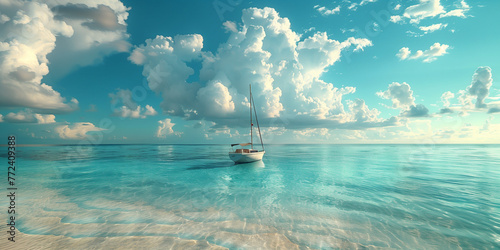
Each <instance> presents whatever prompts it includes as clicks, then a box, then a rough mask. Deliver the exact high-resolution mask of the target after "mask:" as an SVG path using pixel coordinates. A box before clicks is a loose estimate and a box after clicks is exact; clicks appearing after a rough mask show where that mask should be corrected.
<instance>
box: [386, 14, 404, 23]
mask: <svg viewBox="0 0 500 250" xmlns="http://www.w3.org/2000/svg"><path fill="white" fill-rule="evenodd" d="M389 21H390V22H393V23H399V22H402V21H403V18H402V17H401V16H391V18H390V19H389Z"/></svg>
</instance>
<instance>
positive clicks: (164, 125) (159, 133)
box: [156, 118, 182, 138]
mask: <svg viewBox="0 0 500 250" xmlns="http://www.w3.org/2000/svg"><path fill="white" fill-rule="evenodd" d="M158 123H159V124H160V125H159V126H158V129H157V130H156V137H158V138H166V137H167V135H172V134H174V135H177V136H180V135H181V134H182V133H180V132H175V131H174V129H173V127H174V126H175V123H172V120H171V119H169V118H167V119H165V120H159V121H158Z"/></svg>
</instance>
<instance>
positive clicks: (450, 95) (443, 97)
mask: <svg viewBox="0 0 500 250" xmlns="http://www.w3.org/2000/svg"><path fill="white" fill-rule="evenodd" d="M454 97H455V94H453V93H451V92H450V91H446V92H444V93H443V94H442V95H441V101H442V102H443V107H449V106H450V99H451V98H454Z"/></svg>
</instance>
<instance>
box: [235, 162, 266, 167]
mask: <svg viewBox="0 0 500 250" xmlns="http://www.w3.org/2000/svg"><path fill="white" fill-rule="evenodd" d="M234 166H235V167H245V168H255V169H257V168H265V167H266V164H264V162H263V161H254V162H249V163H235V164H234Z"/></svg>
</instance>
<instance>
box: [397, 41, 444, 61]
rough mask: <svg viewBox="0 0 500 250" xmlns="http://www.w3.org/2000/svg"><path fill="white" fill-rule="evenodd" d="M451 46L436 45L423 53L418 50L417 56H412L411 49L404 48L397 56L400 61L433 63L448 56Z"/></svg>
mask: <svg viewBox="0 0 500 250" xmlns="http://www.w3.org/2000/svg"><path fill="white" fill-rule="evenodd" d="M449 47H450V46H449V45H446V44H440V43H434V44H433V45H432V46H431V47H430V48H429V49H428V50H425V51H421V50H418V51H417V52H416V53H415V54H413V55H412V54H411V51H410V49H409V48H406V47H403V48H401V49H400V50H399V52H398V53H397V54H396V56H397V57H398V58H399V59H400V60H407V59H408V60H413V59H422V60H423V61H424V62H433V61H435V60H436V59H437V58H438V57H439V56H443V55H445V54H447V50H448V48H449Z"/></svg>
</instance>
